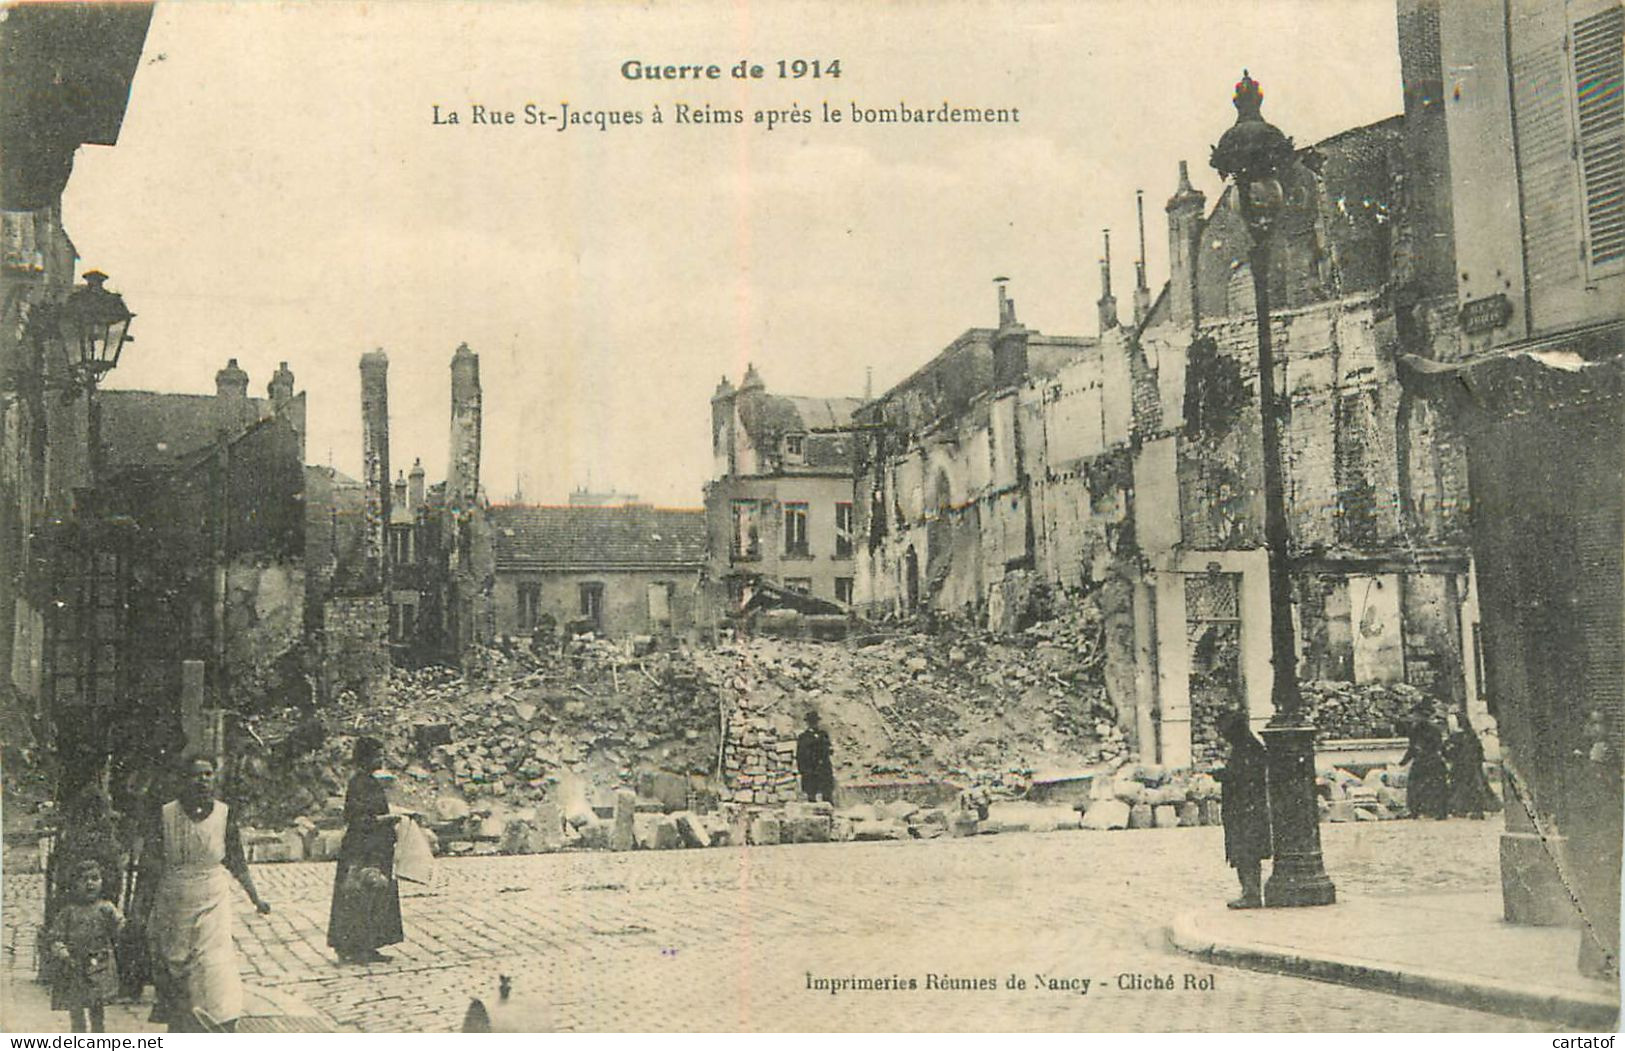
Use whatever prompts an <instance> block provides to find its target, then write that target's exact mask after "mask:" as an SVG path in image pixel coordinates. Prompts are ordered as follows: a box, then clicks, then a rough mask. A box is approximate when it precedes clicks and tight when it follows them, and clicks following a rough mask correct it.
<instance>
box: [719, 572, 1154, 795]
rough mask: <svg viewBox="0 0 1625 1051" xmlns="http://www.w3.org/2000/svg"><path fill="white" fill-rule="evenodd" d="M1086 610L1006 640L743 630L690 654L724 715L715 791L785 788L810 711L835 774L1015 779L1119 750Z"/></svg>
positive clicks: (1094, 623)
mask: <svg viewBox="0 0 1625 1051" xmlns="http://www.w3.org/2000/svg"><path fill="white" fill-rule="evenodd" d="M1104 660H1105V653H1104V632H1103V625H1102V621H1101V617H1100V615H1099V612H1098V610H1096V609H1095V608H1094V607H1093V606H1092V605H1091V604H1089V603H1087V602H1084V603H1079V604H1078V605H1077V606H1076V607H1075V608H1073V609H1069V610H1068V611H1067V612H1065V613H1064V614H1062V615H1060V616H1057V617H1055V618H1054V619H1051V620H1048V621H1043V622H1040V623H1038V624H1034V625H1032V626H1031V627H1029V628H1027V629H1026V630H1025V631H1023V632H1021V633H1020V634H1018V635H1013V636H1001V635H996V634H993V633H989V632H985V631H978V630H974V629H969V628H961V627H947V628H944V629H943V630H941V631H938V632H934V633H926V632H922V631H910V630H907V629H899V630H897V631H896V632H895V633H892V634H873V635H867V636H859V637H857V638H854V639H851V640H848V641H847V642H845V643H843V644H828V645H824V644H817V643H808V642H796V641H784V640H777V639H763V638H755V639H749V640H744V641H740V642H736V643H732V644H726V645H722V646H719V647H718V648H716V649H715V650H709V651H705V652H703V653H700V654H697V655H696V656H695V661H696V663H697V664H698V665H700V667H701V668H702V669H703V670H704V671H705V673H706V676H707V678H709V679H710V680H711V681H713V682H716V683H717V684H718V692H719V695H720V696H721V697H722V706H723V708H724V710H725V711H726V712H727V713H728V715H729V722H728V736H727V739H726V740H725V742H724V750H723V758H724V767H723V769H724V775H725V781H726V784H727V787H728V788H729V789H731V790H732V791H733V792H734V795H733V797H732V798H733V799H735V800H736V801H739V802H772V801H777V800H782V799H784V798H786V797H787V796H793V795H794V791H795V746H794V745H795V736H796V734H797V733H798V732H799V731H800V729H801V727H802V725H803V718H804V715H805V713H806V711H807V710H808V709H816V710H817V711H818V712H819V714H820V716H821V718H822V720H823V723H824V726H825V728H826V729H827V730H828V731H829V733H830V736H831V738H832V741H833V744H834V760H835V764H836V781H837V783H838V784H842V785H852V784H859V783H865V782H872V781H876V780H883V781H895V780H923V781H930V780H950V781H954V782H956V783H961V784H972V783H990V782H991V783H999V784H1004V785H1007V786H1014V785H1019V784H1021V783H1023V779H1024V777H1025V775H1028V774H1031V773H1032V772H1033V771H1034V770H1039V769H1044V768H1053V767H1081V766H1087V765H1090V764H1094V763H1098V762H1102V761H1109V760H1112V759H1114V758H1117V757H1120V756H1121V755H1123V754H1124V753H1125V751H1126V748H1127V746H1126V744H1125V741H1124V735H1123V731H1122V728H1121V727H1120V725H1119V722H1118V716H1117V712H1116V709H1115V707H1114V706H1113V704H1112V703H1111V701H1110V699H1109V698H1108V697H1107V694H1106V688H1105V679H1104V675H1103V664H1104Z"/></svg>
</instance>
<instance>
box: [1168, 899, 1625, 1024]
mask: <svg viewBox="0 0 1625 1051" xmlns="http://www.w3.org/2000/svg"><path fill="white" fill-rule="evenodd" d="M1168 934H1169V938H1170V940H1171V941H1172V942H1173V945H1174V947H1175V948H1176V949H1179V950H1180V951H1182V952H1187V953H1191V954H1192V955H1195V956H1200V957H1202V958H1203V959H1207V960H1211V961H1213V962H1214V963H1222V964H1229V965H1231V966H1234V967H1245V968H1249V969H1251V970H1258V971H1270V972H1274V973H1278V974H1289V975H1296V976H1299V977H1303V978H1314V979H1318V980H1320V981H1327V982H1338V983H1341V984H1344V985H1353V986H1358V987H1360V988H1363V989H1370V990H1373V991H1379V992H1385V993H1392V994H1394V995H1398V996H1408V997H1413V998H1415V999H1419V1000H1433V1001H1438V1002H1442V1003H1450V1004H1454V1005H1456V1006H1458V1007H1470V1008H1475V1009H1478V1010H1483V1011H1493V1012H1495V1013H1497V1014H1505V1015H1512V1016H1514V1017H1518V1018H1530V1019H1540V1020H1545V1021H1549V1022H1552V1023H1554V1024H1561V1025H1565V1026H1571V1027H1574V1028H1580V1029H1610V1030H1611V1029H1613V1028H1614V1026H1615V1024H1616V1021H1617V1019H1618V1016H1619V989H1618V987H1617V986H1612V985H1610V984H1609V983H1607V982H1601V981H1594V980H1590V979H1586V978H1582V977H1580V975H1579V972H1578V970H1577V969H1576V963H1575V960H1576V956H1577V954H1578V951H1579V932H1578V931H1577V930H1575V929H1573V928H1567V927H1517V926H1513V925H1511V924H1508V923H1506V922H1505V921H1504V920H1502V918H1501V898H1500V895H1499V894H1498V893H1495V892H1478V893H1471V894H1430V895H1412V896H1406V897H1392V898H1355V899H1353V900H1350V901H1341V902H1339V903H1338V904H1336V905H1330V906H1326V907H1324V908H1304V909H1248V910H1233V909H1227V908H1225V907H1223V906H1222V905H1221V906H1218V907H1216V908H1204V909H1200V910H1196V911H1192V912H1188V913H1185V914H1183V915H1182V916H1180V917H1179V918H1178V919H1177V920H1175V921H1174V924H1173V926H1172V927H1170V928H1169V930H1168Z"/></svg>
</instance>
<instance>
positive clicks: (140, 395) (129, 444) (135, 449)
mask: <svg viewBox="0 0 1625 1051" xmlns="http://www.w3.org/2000/svg"><path fill="white" fill-rule="evenodd" d="M247 400H248V408H247V409H245V410H244V416H245V417H246V419H245V420H243V421H241V422H239V423H238V425H237V426H236V427H234V428H232V434H233V435H236V434H238V433H241V432H242V431H243V430H245V429H246V428H247V426H248V425H250V424H252V423H255V422H257V421H259V420H260V419H262V418H264V417H265V416H266V415H267V412H266V406H265V402H264V399H262V398H249V399H247ZM98 404H99V405H100V406H101V412H102V445H103V446H104V447H105V448H106V449H107V460H106V463H107V466H108V467H109V468H111V469H113V470H120V469H123V468H129V467H170V466H173V465H175V464H178V463H181V462H183V461H185V460H188V459H190V458H191V457H192V456H193V455H194V454H196V453H198V452H200V451H201V450H203V449H205V448H207V447H208V446H209V445H211V444H213V443H214V441H215V440H216V439H217V438H218V437H219V436H220V422H221V419H220V399H219V398H217V397H216V396H214V395H212V394H162V393H158V392H155V391H145V390H103V391H101V392H100V393H99V394H98Z"/></svg>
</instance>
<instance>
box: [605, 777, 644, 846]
mask: <svg viewBox="0 0 1625 1051" xmlns="http://www.w3.org/2000/svg"><path fill="white" fill-rule="evenodd" d="M637 809H638V794H637V793H636V792H634V791H632V790H631V789H630V788H622V789H620V790H619V791H617V792H616V793H615V831H614V832H613V833H611V835H610V847H611V849H614V850H631V849H632V847H633V846H634V845H635V844H636V836H635V834H634V832H633V828H632V820H633V818H634V817H635V816H636V815H637Z"/></svg>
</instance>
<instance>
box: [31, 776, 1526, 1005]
mask: <svg viewBox="0 0 1625 1051" xmlns="http://www.w3.org/2000/svg"><path fill="white" fill-rule="evenodd" d="M997 812H998V806H997V805H995V807H994V813H995V816H996V815H997ZM1219 832H1220V830H1219V829H1217V828H1182V829H1167V830H1147V831H1144V832H1116V833H1091V832H1085V831H1069V832H1053V833H1048V834H1037V833H1014V834H1004V835H991V836H990V835H981V836H976V837H972V838H963V839H947V838H944V839H938V840H934V841H931V842H923V843H922V842H913V843H848V844H827V845H825V844H806V845H796V846H780V847H768V848H755V847H752V848H743V849H741V848H730V849H716V850H705V851H696V850H686V851H670V852H634V853H623V854H616V853H601V852H568V853H559V854H550V855H533V856H523V857H472V858H459V859H448V860H444V861H442V862H440V863H439V865H438V873H437V876H436V880H435V883H434V884H433V885H432V886H430V887H428V888H423V889H420V890H412V891H408V892H407V893H406V894H405V895H403V902H402V904H403V907H404V912H405V918H406V942H405V943H404V944H402V945H398V946H395V947H393V948H392V950H391V952H393V953H394V960H393V961H392V962H390V963H387V964H377V965H371V966H357V965H352V966H339V965H338V964H336V963H335V962H334V960H333V956H332V953H331V951H330V950H328V949H327V948H326V946H325V940H324V936H325V930H326V925H327V909H328V900H329V892H330V890H331V880H332V876H333V867H332V865H330V864H319V863H294V864H273V865H260V866H256V868H255V874H256V879H257V880H258V881H259V885H260V887H261V889H262V891H263V893H264V894H265V896H266V897H267V899H269V900H270V901H272V903H273V911H272V912H271V914H270V915H269V916H266V917H252V916H245V915H241V914H240V915H239V919H238V939H239V945H240V948H241V950H242V959H243V967H244V971H245V975H246V976H247V979H248V981H249V982H250V984H251V985H260V986H272V987H275V988H276V989H277V990H279V991H280V992H282V993H286V994H291V995H293V996H295V997H297V998H299V999H300V1000H302V1001H304V1002H306V1003H308V1004H310V1005H311V1006H313V1007H316V1008H319V1009H321V1010H322V1011H325V1012H326V1013H328V1014H329V1015H330V1016H331V1017H332V1018H333V1019H334V1021H335V1022H336V1023H337V1024H338V1025H339V1026H341V1027H345V1028H353V1029H359V1030H364V1031H403V1030H405V1031H415V1030H421V1031H431V1032H433V1031H446V1030H455V1029H457V1028H459V1027H460V1026H461V1025H462V1021H463V1016H464V1013H465V1011H466V1009H467V1007H468V1004H469V999H470V997H471V996H475V995H477V996H481V997H485V998H488V999H494V998H495V994H496V990H497V986H498V980H499V976H500V975H510V976H512V978H513V983H514V984H513V989H514V992H513V994H512V998H511V1000H510V1003H511V1004H512V1005H513V1008H512V1009H513V1010H515V1011H520V1010H522V1011H523V1012H525V1014H524V1017H523V1019H522V1020H520V1021H515V1022H514V1024H516V1025H517V1026H519V1027H520V1028H523V1029H530V1030H622V1031H626V1030H648V1029H659V1030H667V1029H678V1030H701V1029H703V1030H712V1029H718V1028H721V1029H745V1030H812V1031H818V1030H828V1029H835V1030H854V1029H880V1030H906V1029H915V1030H919V1029H949V1030H977V1029H1005V1028H1011V1029H1047V1030H1066V1029H1081V1030H1136V1029H1138V1030H1205V1031H1222V1030H1275V1031H1289V1030H1322V1031H1347V1030H1362V1031H1364V1030H1373V1029H1375V1030H1507V1029H1538V1028H1540V1026H1539V1024H1538V1023H1526V1022H1521V1021H1519V1020H1517V1019H1514V1018H1508V1017H1503V1016H1500V1015H1489V1014H1481V1013H1476V1012H1472V1011H1466V1010H1462V1009H1459V1008H1455V1007H1449V1006H1444V1005H1440V1004H1434V1003H1427V1002H1422V1001H1418V1000H1408V999H1400V998H1397V997H1390V996H1386V995H1383V994H1380V993H1374V992H1368V991H1365V990H1361V989H1354V988H1349V987H1345V986H1338V985H1329V984H1323V983H1319V982H1312V981H1307V980H1303V979H1297V978H1290V977H1278V976H1271V975H1264V974H1257V973H1253V972H1249V971H1242V970H1234V969H1229V968H1223V967H1217V968H1216V967H1213V966H1210V965H1206V964H1203V963H1201V962H1200V961H1198V960H1195V959H1193V958H1191V957H1186V956H1181V955H1179V954H1177V953H1174V952H1172V951H1170V950H1169V949H1167V948H1166V947H1165V944H1164V935H1163V930H1164V928H1165V926H1166V925H1167V924H1168V923H1170V922H1171V921H1172V920H1173V919H1174V917H1175V915H1176V914H1178V913H1179V912H1181V911H1182V910H1185V909H1189V908H1192V907H1195V906H1197V905H1198V904H1200V903H1203V902H1208V901H1213V902H1216V901H1218V900H1222V899H1223V898H1224V897H1228V896H1230V895H1231V894H1232V893H1233V890H1234V882H1233V879H1232V877H1231V874H1230V872H1229V870H1228V869H1227V868H1226V867H1225V865H1224V853H1223V845H1222V840H1221V837H1220V834H1219ZM1496 835H1497V829H1496V827H1495V826H1494V824H1493V823H1479V822H1454V823H1445V824H1434V823H1423V822H1411V821H1404V822H1389V823H1384V824H1381V825H1373V824H1358V825H1355V824H1350V825H1341V826H1328V827H1327V828H1326V829H1325V845H1326V853H1327V866H1328V868H1329V869H1331V870H1332V871H1333V872H1334V873H1335V875H1336V878H1337V879H1338V882H1339V889H1340V891H1341V892H1342V893H1343V894H1344V895H1345V896H1346V897H1347V898H1350V899H1352V898H1357V897H1358V898H1372V897H1378V896H1390V895H1399V894H1406V893H1418V892H1422V893H1444V892H1449V891H1461V890H1467V889H1474V890H1476V889H1483V888H1486V887H1489V886H1492V885H1493V883H1494V880H1495V865H1494V862H1495V850H1496ZM39 889H40V878H39V877H38V876H19V875H8V877H7V880H6V886H5V891H6V901H7V909H6V923H7V927H6V930H5V945H6V948H7V949H8V950H15V951H14V952H9V951H8V956H7V961H8V966H10V967H12V968H13V969H14V970H13V975H17V974H21V973H26V969H27V967H28V964H29V958H30V949H29V947H30V946H31V944H32V930H31V927H30V926H28V925H29V924H31V923H32V922H33V919H32V918H33V917H35V916H37V915H38V908H37V906H38V894H39ZM1307 915H1308V913H1306V916H1307ZM1313 922H1315V923H1318V924H1320V925H1322V926H1323V927H1324V929H1325V930H1327V931H1328V932H1334V931H1335V930H1336V910H1335V908H1334V909H1332V910H1326V911H1321V910H1315V915H1314V917H1313ZM13 924H16V926H13ZM1186 974H1192V975H1195V976H1196V979H1195V981H1196V982H1197V983H1200V982H1201V981H1203V980H1204V979H1205V978H1207V977H1209V976H1211V980H1212V983H1213V984H1212V987H1211V988H1208V989H1191V990H1188V991H1187V990H1185V989H1184V988H1183V986H1184V984H1185V979H1184V976H1185V975H1186ZM928 975H937V976H941V977H946V978H953V979H967V978H968V979H976V978H993V979H996V980H997V982H996V984H997V986H998V988H996V989H991V990H965V989H954V990H941V989H928V988H926V987H925V985H926V982H927V976H928ZM1011 975H1015V976H1017V977H1018V978H1022V979H1024V980H1025V981H1026V983H1027V987H1026V988H1025V989H1023V990H1011V989H1009V988H1007V987H1006V985H1005V982H1006V979H1008V978H1009V977H1010V976H1011ZM1040 975H1042V976H1044V977H1045V978H1046V979H1054V980H1056V981H1059V982H1068V981H1072V980H1073V979H1087V980H1089V983H1090V984H1089V987H1088V992H1087V993H1082V992H1079V991H1075V990H1074V991H1059V990H1058V989H1057V990H1051V989H1049V988H1039V987H1038V985H1037V980H1038V976H1040ZM1119 975H1140V976H1144V978H1145V980H1146V981H1147V982H1148V983H1149V982H1150V979H1151V978H1152V977H1153V976H1164V977H1165V976H1168V975H1172V976H1174V978H1175V979H1176V985H1177V986H1178V988H1176V989H1174V990H1172V991H1169V990H1160V989H1156V988H1147V989H1140V990H1135V989H1130V988H1125V987H1124V986H1125V985H1132V984H1133V979H1132V978H1129V979H1124V980H1123V981H1122V982H1120V981H1119ZM850 977H862V978H884V977H898V978H902V979H905V980H906V979H908V978H914V979H916V980H917V981H918V983H919V985H920V988H918V989H916V990H912V991H843V992H837V993H834V994H832V993H831V992H829V991H827V989H814V988H809V984H810V983H816V982H818V981H819V980H821V979H830V978H835V979H839V978H850ZM1073 984H1074V985H1076V984H1077V983H1076V982H1074V983H1073ZM48 1017H49V1016H47V1018H48ZM56 1018H57V1019H58V1020H59V1021H60V1020H62V1016H60V1015H58V1016H56Z"/></svg>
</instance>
